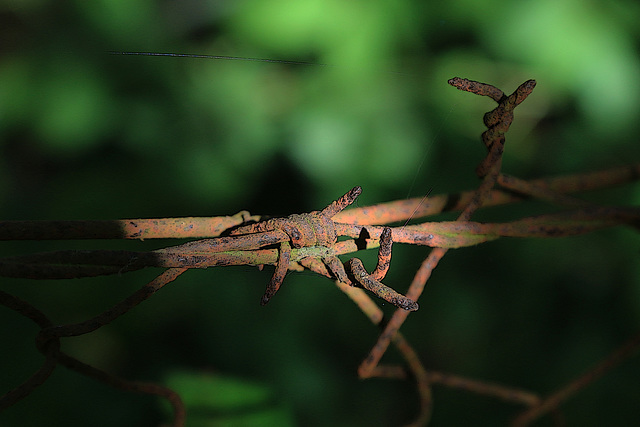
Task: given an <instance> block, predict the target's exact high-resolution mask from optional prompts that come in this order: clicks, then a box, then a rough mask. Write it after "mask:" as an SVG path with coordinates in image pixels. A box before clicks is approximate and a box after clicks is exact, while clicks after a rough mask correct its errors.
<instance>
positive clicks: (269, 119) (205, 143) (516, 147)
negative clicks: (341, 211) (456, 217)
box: [0, 0, 640, 426]
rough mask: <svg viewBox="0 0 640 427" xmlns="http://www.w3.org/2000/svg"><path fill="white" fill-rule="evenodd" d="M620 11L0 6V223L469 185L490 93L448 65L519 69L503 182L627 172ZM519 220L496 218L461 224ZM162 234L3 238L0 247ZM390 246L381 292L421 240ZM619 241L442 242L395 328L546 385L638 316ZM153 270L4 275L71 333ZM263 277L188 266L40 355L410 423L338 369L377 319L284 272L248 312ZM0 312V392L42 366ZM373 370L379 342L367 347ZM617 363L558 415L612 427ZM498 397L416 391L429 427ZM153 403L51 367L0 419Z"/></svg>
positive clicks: (320, 419)
mask: <svg viewBox="0 0 640 427" xmlns="http://www.w3.org/2000/svg"><path fill="white" fill-rule="evenodd" d="M639 8H640V6H639V5H638V4H637V2H634V1H632V0H616V1H607V2H605V1H602V0H601V1H591V2H587V3H585V2H578V1H576V0H555V1H551V0H543V1H532V0H529V1H517V2H516V1H514V2H509V1H501V0H490V1H484V2H476V1H473V0H454V1H451V2H418V1H391V0H374V1H368V2H364V1H350V2H340V1H319V0H297V1H292V0H277V1H273V0H270V1H265V0H247V1H242V2H237V1H204V0H200V1H199V0H191V1H188V2H176V1H150V0H147V1H137V2H129V1H123V0H121V1H113V0H111V1H106V0H102V1H92V2H83V1H50V0H49V1H47V0H30V1H18V0H9V1H4V2H2V3H0V43H1V44H2V45H1V46H2V48H1V49H0V149H1V150H2V155H1V156H0V199H1V200H2V204H1V211H0V212H1V213H0V217H1V218H2V219H93V218H96V219H115V218H136V217H164V216H199V215H201V216H212V215H226V214H232V213H235V212H236V211H238V210H241V209H249V210H250V211H251V212H253V213H258V214H274V215H282V214H289V213H293V212H304V211H309V210H312V209H319V208H322V207H324V206H325V205H326V204H327V203H328V202H329V201H331V200H333V199H335V198H336V197H338V196H339V195H341V194H343V193H344V192H345V191H346V190H348V189H349V188H351V187H353V186H354V185H361V186H362V187H363V188H364V193H363V195H362V196H361V197H360V199H359V204H360V205H367V204H373V203H377V202H382V201H387V200H394V199H401V198H404V197H407V196H408V195H409V196H413V197H415V196H420V195H422V194H424V193H426V192H427V191H428V190H429V189H430V188H431V187H433V192H434V193H446V192H451V191H460V190H464V189H470V188H472V187H473V186H474V185H475V184H476V179H475V177H474V174H473V170H474V168H475V166H476V164H477V163H478V162H479V161H480V159H481V157H482V155H483V147H482V146H481V144H480V143H479V134H480V133H481V132H482V131H483V128H482V122H481V119H482V115H483V114H484V112H486V111H488V110H490V109H492V108H493V103H492V102H491V101H490V100H489V99H482V98H479V97H476V96H473V95H470V94H467V93H462V92H458V91H456V90H455V89H453V88H451V87H449V86H448V85H447V84H446V81H447V80H448V79H449V78H451V77H453V76H460V77H467V78H471V79H474V80H479V81H484V82H487V83H491V84H495V85H496V86H498V87H500V88H502V89H503V90H505V92H510V91H512V90H513V89H515V87H516V86H517V85H518V84H520V83H522V82H523V81H525V80H526V79H529V78H535V79H537V80H538V86H537V88H536V90H535V91H534V93H533V95H532V96H531V97H529V99H527V101H526V102H525V103H524V104H523V105H521V106H520V107H518V110H517V111H516V119H515V122H514V125H513V126H512V128H511V130H510V131H509V133H508V134H507V150H506V157H505V162H504V165H505V166H504V167H505V171H507V172H509V173H512V174H514V175H517V176H520V177H523V178H532V177H537V176H541V175H545V174H561V173H568V172H579V171H588V170H593V169H598V168H605V167H609V166H613V165H618V164H624V163H626V162H629V161H637V160H638V159H639V158H640V147H639V144H638V143H637V134H638V120H637V117H638V114H639V113H640V111H639V110H640V104H639V103H640V97H639V96H638V95H639V87H638V86H639V80H638V76H640V62H639V58H638V40H639V34H638V33H639V31H640V27H638V25H637V22H638V18H640V11H639ZM108 51H157V52H178V53H197V54H211V55H231V56H242V57H252V58H270V59H286V60H294V61H305V62H314V63H318V64H326V65H321V66H307V65H291V64H284V63H262V62H251V61H225V60H217V61H213V60H197V59H185V58H166V57H164V58H162V57H134V56H119V55H110V54H108ZM595 197H596V199H595V200H597V201H602V202H607V203H614V204H633V203H635V204H637V203H638V201H639V200H640V192H639V191H638V189H637V186H636V188H635V189H634V188H633V187H629V188H623V189H619V190H615V191H613V192H609V193H601V194H598V195H596V196H595ZM540 208H541V207H540V206H538V205H526V206H524V207H515V208H513V210H511V211H509V210H507V211H506V212H507V213H500V212H504V210H500V211H498V210H495V209H494V210H490V211H488V212H485V213H482V214H481V215H480V216H479V218H482V219H484V220H491V219H492V218H495V216H494V214H496V215H498V214H499V215H503V216H504V217H509V216H510V215H511V216H516V215H527V214H529V213H532V212H535V211H536V210H537V211H539V210H540ZM164 243H166V242H144V243H140V242H137V243H136V242H115V243H114V242H92V243H87V244H84V245H81V244H80V243H77V242H43V243H38V242H35V243H23V244H17V243H5V244H3V245H2V249H1V251H2V253H3V254H13V253H22V252H25V251H42V250H54V249H68V248H76V247H92V248H110V247H126V248H129V249H144V248H149V247H151V248H157V247H160V246H162V245H163V244H164ZM395 251H396V252H395V255H394V262H393V263H392V268H391V272H390V275H389V276H388V279H387V280H386V282H387V283H388V284H389V285H391V286H393V287H396V288H398V289H399V290H403V289H406V286H407V283H408V282H409V280H410V279H411V277H412V274H413V272H414V271H415V269H416V268H417V266H418V265H419V263H420V260H421V258H422V257H424V255H425V249H423V248H422V249H421V248H416V247H399V246H398V245H396V248H395ZM637 255H638V238H637V235H635V234H633V233H631V232H629V231H627V230H617V231H603V232H599V233H595V234H593V235H590V236H583V237H578V238H571V239H562V240H544V241H515V240H505V241H498V242H494V243H490V244H486V245H483V246H482V247H478V248H469V249H462V250H456V251H452V252H451V253H450V254H448V255H447V257H446V258H445V259H444V261H443V263H442V265H441V266H439V267H438V270H437V271H436V273H435V274H434V277H433V279H432V282H431V283H430V284H429V287H428V290H427V292H426V294H425V295H424V299H423V301H421V310H420V311H419V312H418V313H416V314H414V315H412V316H411V317H410V319H409V321H408V322H407V324H406V325H405V327H404V329H403V330H404V332H405V335H406V336H407V338H408V339H409V341H410V342H412V343H413V344H414V345H415V346H416V349H417V350H418V352H419V354H420V355H421V357H422V360H423V362H424V363H425V364H426V366H427V367H428V368H433V369H438V370H444V371H450V372H454V373H456V374H459V375H467V376H471V377H476V378H480V379H486V380H490V381H496V382H504V383H506V384H511V385H515V386H519V387H523V388H532V389H534V390H538V391H539V392H540V393H543V394H544V393H548V392H550V391H551V390H553V389H554V388H556V387H558V386H560V385H561V384H563V383H564V382H565V381H568V380H569V379H571V378H573V377H574V376H576V375H577V374H578V373H580V372H582V371H583V370H584V369H587V368H588V367H589V366H591V365H592V364H594V363H595V362H596V361H597V360H599V359H600V358H602V357H604V356H605V355H606V354H607V353H608V352H609V351H610V350H612V349H613V348H614V347H615V346H617V345H618V344H620V343H621V342H622V341H624V339H625V338H626V337H627V336H629V335H630V334H631V333H632V332H633V331H634V330H635V329H637V328H636V325H637V323H638V321H639V320H640V310H639V308H638V307H639V305H640V291H639V290H638V288H637V286H636V285H637V282H638V280H637V279H638V277H639V273H640V271H639V268H638V262H637ZM374 256H375V254H371V255H369V254H367V257H369V258H367V259H369V260H373V257H374ZM154 273H155V272H142V273H136V274H133V275H130V276H129V277H127V276H123V277H118V278H100V279H91V280H83V281H65V282H53V283H49V282H47V283H40V282H29V281H20V280H5V279H3V281H2V282H3V289H4V290H6V291H8V292H13V293H15V294H17V295H20V296H22V297H23V298H25V299H27V300H28V301H31V302H33V303H34V304H35V305H36V306H37V307H39V308H41V309H42V310H44V311H45V313H47V314H49V315H51V317H52V318H53V320H54V322H72V321H80V320H84V319H85V318H87V317H89V316H92V315H95V314H97V313H99V312H101V311H102V310H104V309H106V308H107V307H108V304H109V303H115V302H116V301H118V300H120V299H122V298H124V297H125V296H126V295H127V294H128V293H130V292H132V291H133V290H134V289H136V288H137V287H139V286H141V285H142V284H143V283H145V282H146V281H148V280H150V279H151V278H152V277H153V274H154ZM268 279H269V273H268V272H258V271H254V270H253V269H248V268H235V269H229V268H225V269H216V270H210V271H201V272H190V273H189V274H187V275H185V276H184V277H181V278H180V279H178V281H177V282H176V283H173V284H171V285H170V286H169V287H168V288H167V289H164V290H162V291H161V292H160V293H158V295H156V296H154V297H153V298H152V299H151V300H150V301H149V302H146V303H145V304H143V305H142V306H140V307H138V308H137V309H136V310H134V311H133V312H131V313H129V314H127V315H126V316H124V317H123V318H122V319H119V320H118V321H117V322H114V324H113V325H110V326H108V327H105V328H102V329H101V330H100V331H97V332H96V333H95V334H92V335H93V336H87V337H81V338H76V339H69V340H65V341H64V343H63V348H65V349H66V350H68V351H69V352H70V353H71V354H74V355H77V356H78V357H80V358H82V359H83V360H85V361H87V362H90V363H91V362H93V363H95V364H96V365H98V366H100V367H102V368H104V369H106V370H108V371H110V372H114V373H117V374H121V375H123V376H125V377H127V378H132V379H142V380H158V381H162V380H163V379H165V378H166V377H167V376H170V375H171V373H172V372H174V371H177V372H179V371H180V370H181V369H188V370H189V371H197V370H200V369H212V370H214V371H216V372H221V373H224V374H225V375H226V376H228V377H239V378H246V379H253V380H254V381H256V382H259V383H265V384H269V389H271V390H277V392H278V396H279V400H278V402H285V404H284V407H287V408H289V407H291V408H293V411H294V413H295V419H296V423H297V424H299V425H336V426H339V425H344V426H347V425H348V426H354V425H399V424H402V423H404V422H407V421H409V420H410V419H411V418H412V416H413V415H414V414H415V411H416V410H417V402H416V396H415V391H414V389H413V386H412V384H410V383H403V382H396V381H386V380H368V381H364V382H361V381H358V380H357V378H356V371H355V368H356V366H357V365H358V363H359V362H360V360H361V359H362V357H364V356H365V354H366V352H367V351H368V350H369V348H370V346H371V345H372V344H373V343H374V341H375V339H376V336H377V334H376V330H375V328H373V327H372V326H370V325H369V324H368V323H367V321H366V319H364V316H362V315H361V314H360V313H359V312H358V311H357V310H356V308H355V307H354V306H353V304H352V303H350V302H349V301H348V300H347V299H346V298H345V297H344V296H342V295H341V294H340V292H339V291H337V290H336V289H334V287H333V286H332V284H331V283H330V281H328V280H325V279H322V278H318V277H315V276H314V275H312V274H291V275H289V277H288V278H287V280H286V283H285V285H284V287H283V289H282V290H281V291H280V293H279V294H278V296H277V298H275V299H274V300H273V301H272V302H271V303H270V304H269V306H267V307H264V308H263V307H260V306H259V304H258V301H259V298H260V296H261V294H262V292H263V286H264V285H265V284H266V282H267V281H268ZM385 308H387V307H385ZM0 324H1V325H2V326H0V334H1V335H2V337H3V339H2V348H3V351H2V352H1V353H2V357H3V363H2V365H3V366H4V367H5V369H2V370H0V385H1V386H2V389H1V390H2V391H4V390H8V389H10V388H11V387H13V386H15V385H17V384H19V383H20V382H21V381H23V380H24V379H25V378H27V377H28V376H29V375H30V374H31V373H32V372H33V371H35V369H37V367H38V366H39V364H40V362H41V358H40V356H39V355H38V354H37V353H36V351H35V349H34V348H33V345H32V337H33V336H34V334H35V328H34V327H33V326H32V325H31V324H30V323H29V322H28V321H27V320H24V319H22V318H20V317H18V316H16V315H15V314H13V313H12V312H9V310H6V309H0ZM395 359H397V355H395V354H394V353H393V352H390V354H389V355H387V356H385V360H392V361H393V360H395ZM633 365H634V361H631V362H629V363H628V364H627V365H626V366H625V367H622V368H620V369H618V370H617V371H615V372H614V373H612V374H610V375H609V376H608V377H606V378H605V379H603V380H601V381H600V382H598V383H596V384H595V385H594V386H592V387H591V388H590V389H588V390H586V391H584V392H582V393H581V394H580V395H579V396H577V397H576V398H575V399H574V400H573V401H571V402H570V403H569V404H568V405H567V407H566V416H567V419H568V420H569V423H570V424H572V425H573V424H575V425H603V424H609V425H614V424H625V423H626V422H627V421H628V420H629V418H628V417H630V416H631V415H632V414H633V413H634V408H635V405H636V403H637V402H636V401H637V394H638V388H637V384H638V382H639V380H640V375H639V374H638V370H637V369H634V368H633ZM203 381H206V378H205V377H203ZM248 392H249V391H248V390H247V393H248ZM584 408H589V410H585V409H584ZM517 409H518V408H514V407H512V406H510V405H506V404H502V403H496V402H493V401H492V400H490V399H487V398H483V397H479V396H475V395H470V394H467V393H464V392H453V391H448V390H443V389H440V388H436V390H435V407H434V420H433V423H432V425H435V426H438V425H456V424H460V423H465V424H469V423H472V424H473V425H482V424H486V425H496V424H497V423H504V422H505V420H507V419H509V417H510V416H512V415H514V414H515V413H516V411H517ZM160 416H161V415H160V411H159V410H158V406H157V402H156V400H155V399H153V398H147V397H144V396H143V397H140V396H131V395H129V394H126V393H121V392H119V391H116V390H111V389H109V388H107V387H103V386H102V385H96V384H95V383H94V382H93V381H92V380H89V379H85V378H82V377H79V376H78V375H76V374H74V373H71V372H67V371H65V370H64V369H59V370H57V371H56V372H55V373H54V375H53V376H52V378H51V379H50V380H49V381H48V382H47V383H46V384H45V385H44V386H42V387H41V388H39V389H38V390H37V391H36V392H35V393H34V394H33V395H32V396H30V397H29V398H27V399H26V400H24V401H22V402H20V403H19V404H18V405H16V406H15V407H12V408H10V409H9V410H7V411H5V412H4V413H1V414H0V425H3V426H5V425H6V426H18V425H42V424H46V425H50V426H57V425H65V426H67V425H82V424H91V425H95V426H101V425H104V426H108V425H122V426H125V425H136V426H139V425H157V424H158V422H159V421H158V420H159V417H160Z"/></svg>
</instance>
